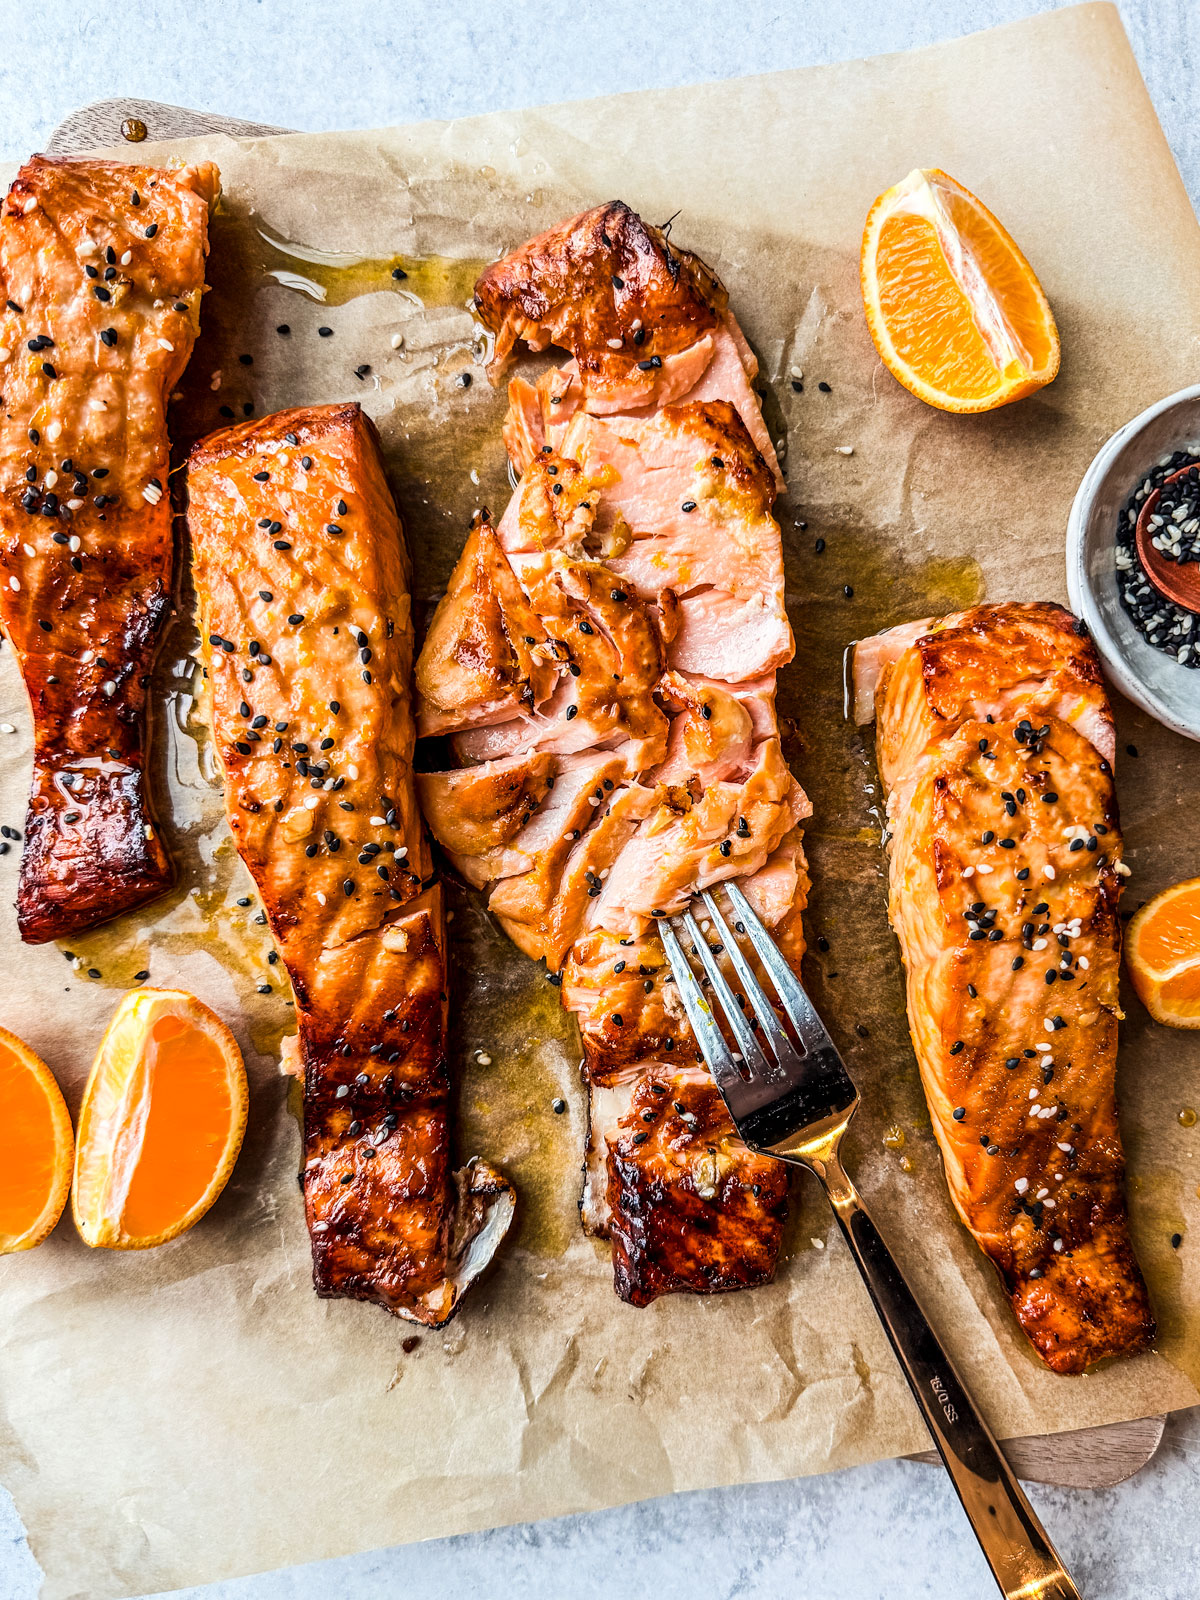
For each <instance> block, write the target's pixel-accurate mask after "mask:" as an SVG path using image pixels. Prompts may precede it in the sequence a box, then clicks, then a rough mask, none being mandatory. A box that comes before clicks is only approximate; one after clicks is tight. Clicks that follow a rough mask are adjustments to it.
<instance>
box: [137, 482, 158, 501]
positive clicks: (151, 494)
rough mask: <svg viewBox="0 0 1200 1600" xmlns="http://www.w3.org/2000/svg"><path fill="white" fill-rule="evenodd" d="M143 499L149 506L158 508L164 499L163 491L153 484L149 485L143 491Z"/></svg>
mask: <svg viewBox="0 0 1200 1600" xmlns="http://www.w3.org/2000/svg"><path fill="white" fill-rule="evenodd" d="M142 499H143V500H144V501H145V502H146V504H147V505H151V506H156V505H157V504H158V502H159V501H160V500H161V499H162V490H161V489H160V488H159V487H158V486H157V485H156V484H153V483H148V484H146V485H145V487H144V488H143V490H142Z"/></svg>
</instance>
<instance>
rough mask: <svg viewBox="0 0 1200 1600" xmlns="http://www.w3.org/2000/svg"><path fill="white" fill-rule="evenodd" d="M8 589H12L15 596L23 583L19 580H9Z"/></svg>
mask: <svg viewBox="0 0 1200 1600" xmlns="http://www.w3.org/2000/svg"><path fill="white" fill-rule="evenodd" d="M8 587H9V588H10V589H11V590H12V591H13V593H14V594H15V593H16V591H17V590H18V589H19V588H20V587H21V581H20V579H19V578H10V579H9V580H8Z"/></svg>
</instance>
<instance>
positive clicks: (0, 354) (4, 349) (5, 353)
mask: <svg viewBox="0 0 1200 1600" xmlns="http://www.w3.org/2000/svg"><path fill="white" fill-rule="evenodd" d="M10 355H12V351H11V350H10V349H9V348H8V346H7V345H6V344H0V361H7V360H8V358H9V356H10Z"/></svg>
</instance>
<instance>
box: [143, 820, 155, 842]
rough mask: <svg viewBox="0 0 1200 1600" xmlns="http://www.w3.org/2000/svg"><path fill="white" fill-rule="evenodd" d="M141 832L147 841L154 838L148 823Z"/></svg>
mask: <svg viewBox="0 0 1200 1600" xmlns="http://www.w3.org/2000/svg"><path fill="white" fill-rule="evenodd" d="M142 832H143V833H144V834H145V835H146V837H147V839H153V837H154V829H153V827H152V826H151V825H150V823H147V824H146V826H145V827H144V828H143V830H142Z"/></svg>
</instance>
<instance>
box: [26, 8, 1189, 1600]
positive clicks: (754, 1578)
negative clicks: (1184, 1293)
mask: <svg viewBox="0 0 1200 1600" xmlns="http://www.w3.org/2000/svg"><path fill="white" fill-rule="evenodd" d="M1051 9H1053V0H740V4H738V5H737V6H735V7H731V6H730V5H729V4H728V0H654V5H653V7H652V8H648V7H647V6H646V4H645V0H603V3H599V0H591V3H590V4H589V3H588V0H539V4H538V5H537V6H536V8H535V7H534V6H532V5H531V4H529V3H528V0H456V3H453V4H446V3H441V4H439V3H436V0H433V3H431V0H409V3H407V4H396V3H394V0H338V4H337V7H336V23H337V49H336V51H332V50H330V49H329V48H328V35H327V30H328V25H329V22H330V19H331V16H333V15H334V13H333V12H332V11H331V8H330V6H329V4H328V0H324V3H322V4H318V3H317V0H256V3H250V0H222V3H221V4H218V5H212V4H209V5H203V4H196V3H195V0H122V3H120V4H117V3H116V0H40V4H38V5H36V6H28V5H27V6H23V7H20V8H19V12H20V15H19V17H18V15H17V13H18V7H17V6H16V4H15V0H6V3H5V4H4V5H3V6H0V107H2V108H3V113H4V115H3V118H2V119H0V157H3V158H5V159H13V160H16V159H19V158H21V157H22V156H24V155H25V154H27V153H28V152H29V151H31V150H36V149H38V148H40V147H41V146H42V145H43V144H44V143H45V141H46V139H47V137H48V136H49V134H50V132H51V130H52V129H53V128H54V126H55V125H56V124H57V123H58V122H59V121H60V120H61V118H62V117H64V116H65V115H66V114H67V113H68V112H70V111H72V110H74V109H75V108H76V107H78V106H80V105H83V104H85V103H86V102H88V101H91V100H99V99H104V98H107V97H109V96H112V95H135V96H141V97H145V98H147V99H156V100H165V101H169V102H172V103H174V104H177V105H190V106H196V107H201V108H204V109H206V110H211V111H220V112H224V113H228V114H229V115H232V116H237V117H243V118H247V119H249V120H251V121H257V122H268V123H275V124H278V125H283V126H287V127H293V128H304V129H322V128H335V127H375V126H382V125H385V124H388V123H400V122H408V121H414V120H417V119H419V118H424V117H445V116H455V115H462V114H467V113H470V112H475V111H485V110H492V109H496V108H499V107H502V106H518V105H536V104H539V103H541V102H544V101H552V100H567V99H572V98H574V97H582V96H586V95H593V94H600V93H604V92H607V91H610V90H619V89H642V88H652V87H655V86H658V85H667V84H678V83H688V82H698V81H701V80H703V79H707V78H720V77H728V76H733V75H736V74H740V73H749V72H761V71H768V70H773V69H776V68H781V67H798V66H807V65H810V64H815V63H818V62H825V61H836V60H840V59H845V58H848V57H853V56H862V55H871V54H876V53H878V52H880V51H887V50H899V49H904V48H906V47H908V46H912V45H920V44H928V43H933V42H934V41H936V40H938V39H942V38H948V37H951V36H953V35H956V34H961V33H968V32H973V31H975V30H977V29H980V28H987V27H992V26H994V25H996V24H998V23H1002V22H1008V21H1012V20H1014V19H1016V18H1018V17H1023V16H1028V15H1030V14H1032V13H1035V12H1039V11H1046V10H1051ZM1120 10H1121V13H1122V15H1123V17H1124V20H1125V26H1126V28H1127V29H1128V31H1129V35H1130V38H1131V40H1132V43H1133V48H1134V50H1135V52H1136V53H1137V56H1138V59H1139V61H1140V63H1141V67H1142V71H1143V73H1144V74H1145V77H1146V80H1147V82H1148V84H1149V87H1150V93H1151V95H1152V97H1153V99H1154V103H1155V105H1156V107H1157V109H1158V114H1159V116H1160V118H1161V120H1162V123H1163V126H1164V128H1165V130H1166V134H1167V137H1168V139H1169V140H1170V143H1171V146H1172V148H1173V150H1174V152H1175V156H1176V159H1177V160H1178V162H1179V166H1180V169H1181V171H1182V173H1183V178H1184V182H1185V183H1186V185H1187V188H1188V192H1189V194H1190V195H1191V197H1192V200H1193V203H1195V202H1196V201H1197V199H1198V198H1200V116H1197V111H1198V109H1200V83H1198V80H1197V69H1196V63H1197V61H1198V60H1200V6H1198V5H1197V4H1196V3H1195V0H1120ZM651 17H653V28H652V29H651V28H650V27H649V26H648V21H649V19H650V18H651ZM80 1470H81V1471H86V1463H82V1462H81V1464H80ZM281 1491H282V1492H286V1486H281ZM1198 1496H1200V1411H1198V1412H1191V1413H1184V1414H1182V1415H1178V1416H1175V1417H1173V1418H1172V1419H1171V1421H1170V1422H1169V1424H1168V1428H1167V1434H1166V1438H1165V1440H1164V1443H1163V1446H1162V1448H1161V1449H1160V1451H1159V1452H1158V1455H1157V1456H1156V1457H1155V1459H1154V1461H1153V1462H1152V1463H1151V1465H1150V1466H1149V1467H1147V1468H1146V1469H1145V1470H1144V1471H1143V1472H1141V1473H1140V1474H1138V1476H1137V1477H1135V1478H1133V1479H1132V1480H1130V1481H1129V1482H1128V1483H1125V1484H1122V1485H1121V1486H1120V1487H1118V1488H1116V1489H1111V1490H1105V1491H1099V1492H1080V1491H1071V1490H1062V1489H1048V1488H1039V1487H1038V1486H1036V1485H1035V1486H1033V1487H1032V1488H1031V1489H1030V1498H1031V1499H1032V1500H1033V1502H1034V1504H1035V1506H1036V1507H1037V1509H1038V1511H1039V1513H1040V1514H1041V1515H1042V1517H1043V1519H1044V1520H1045V1523H1046V1525H1047V1528H1048V1529H1049V1531H1050V1533H1051V1535H1052V1537H1053V1538H1054V1539H1055V1541H1056V1543H1057V1544H1058V1546H1059V1549H1060V1551H1061V1552H1062V1554H1063V1556H1064V1558H1065V1559H1066V1561H1067V1563H1068V1565H1069V1566H1070V1568H1071V1570H1072V1571H1073V1573H1074V1575H1075V1577H1076V1579H1077V1581H1078V1583H1079V1584H1080V1587H1081V1589H1082V1591H1083V1592H1084V1594H1085V1595H1086V1596H1087V1597H1088V1600H1134V1597H1136V1600H1189V1597H1191V1596H1194V1595H1195V1594H1196V1593H1197V1592H1198V1590H1200V1577H1197V1574H1196V1557H1195V1548H1196V1546H1195V1507H1196V1505H1197V1503H1198ZM38 1586H39V1573H38V1569H37V1566H36V1563H35V1562H34V1560H33V1557H32V1555H31V1554H30V1551H29V1548H28V1545H27V1544H26V1543H25V1539H24V1534H23V1531H22V1528H21V1525H20V1522H19V1520H18V1518H17V1516H16V1513H15V1511H14V1509H13V1506H12V1502H11V1500H10V1499H9V1498H8V1496H7V1494H6V1493H5V1492H4V1491H3V1490H0V1600H34V1597H35V1596H36V1595H37V1593H38ZM511 1592H521V1593H523V1594H524V1595H525V1596H527V1597H528V1600H558V1597H560V1596H567V1595H569V1596H570V1597H571V1600H593V1597H594V1600H600V1597H601V1596H603V1597H605V1600H618V1597H619V1600H624V1597H626V1596H629V1597H633V1596H641V1595H646V1594H654V1595H655V1596H656V1600H685V1597H686V1600H778V1597H780V1596H783V1595H796V1596H803V1597H804V1600H885V1597H886V1600H993V1597H994V1596H995V1594H996V1589H995V1586H994V1585H993V1583H992V1581H991V1579H990V1578H989V1576H988V1573H987V1570H986V1568H985V1566H984V1563H983V1558H982V1557H981V1556H980V1554H979V1553H978V1550H977V1549H976V1546H975V1543H974V1540H973V1539H972V1537H971V1535H970V1532H969V1529H968V1527H967V1525H966V1523H965V1522H964V1520H963V1518H962V1516H961V1513H960V1512H959V1510H958V1507H957V1505H956V1503H955V1500H954V1495H953V1491H952V1490H951V1488H950V1484H949V1480H948V1479H947V1478H946V1477H945V1475H944V1474H943V1473H941V1472H940V1471H939V1470H937V1469H934V1468H932V1467H927V1466H921V1465H917V1464H915V1463H909V1462H902V1461H893V1462H882V1463H879V1464H878V1465H876V1466H872V1467H864V1468H860V1469H858V1470H856V1471H852V1472H843V1473H838V1474H834V1475H831V1476H828V1477H824V1478H815V1479H813V1478H810V1479H802V1480H800V1481H797V1482H785V1483H774V1484H761V1485H753V1486H749V1487H744V1488H734V1489H724V1490H717V1491H711V1492H707V1493H699V1494H687V1495H676V1496H673V1497H670V1498H667V1499H662V1500H651V1501H645V1502H642V1503H640V1504H638V1505H632V1506H626V1507H623V1508H620V1509H618V1510H615V1511H608V1512H600V1513H596V1514H593V1515H590V1516H579V1517H566V1518H562V1519H559V1520H557V1521H554V1522H544V1523H533V1524H527V1525H524V1526H518V1527H513V1528H504V1529H499V1530H497V1531H495V1532H492V1533H485V1534H479V1535H473V1536H470V1537H463V1538H457V1539H447V1540H441V1541H438V1542H433V1543H429V1544H422V1545H409V1546H406V1547H401V1548H396V1549H391V1550H377V1551H372V1552H369V1553H367V1554H364V1555H359V1556H353V1557H347V1558H345V1559H342V1560H338V1561H330V1562H323V1563H320V1564H316V1565H313V1566H307V1567H294V1568H290V1569H287V1570H285V1571H280V1572H273V1573H264V1574H262V1575H260V1576H258V1577H254V1578H246V1579H241V1580H237V1581H234V1582H229V1583H222V1584H216V1585H213V1586H211V1587H208V1588H204V1589H188V1590H186V1591H182V1590H181V1591H178V1594H179V1595H181V1596H183V1595H186V1597H187V1600H384V1597H385V1596H386V1597H387V1600H408V1597H410V1596H411V1597H413V1600H416V1597H418V1596H419V1597H420V1600H451V1597H453V1600H463V1597H468V1596H474V1595H483V1594H489V1595H491V1594H496V1593H511ZM131 1600H132V1597H131Z"/></svg>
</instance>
